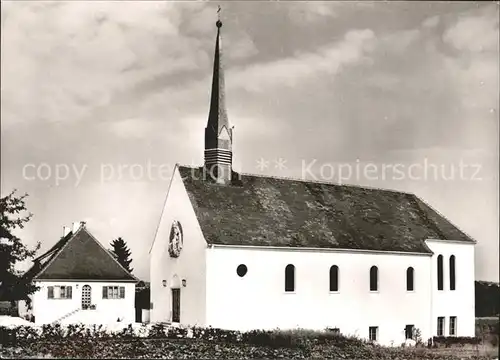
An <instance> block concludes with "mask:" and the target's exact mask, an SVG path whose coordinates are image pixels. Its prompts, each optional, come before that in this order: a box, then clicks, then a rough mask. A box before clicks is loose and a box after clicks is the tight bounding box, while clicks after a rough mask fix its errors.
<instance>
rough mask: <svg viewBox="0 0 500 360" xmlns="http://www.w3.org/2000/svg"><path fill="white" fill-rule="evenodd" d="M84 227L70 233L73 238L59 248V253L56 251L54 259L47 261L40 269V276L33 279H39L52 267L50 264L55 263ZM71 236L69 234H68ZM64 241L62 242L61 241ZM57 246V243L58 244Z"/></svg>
mask: <svg viewBox="0 0 500 360" xmlns="http://www.w3.org/2000/svg"><path fill="white" fill-rule="evenodd" d="M83 228H84V227H83V226H81V227H80V228H78V230H77V231H75V232H73V231H72V232H70V234H71V236H70V238H69V239H68V240H67V241H66V242H65V243H64V245H63V246H61V247H60V248H59V250H58V251H55V252H54V253H53V254H52V257H51V258H50V259H49V261H47V263H46V264H45V265H43V267H42V268H41V269H40V271H39V272H38V274H36V275H34V276H33V279H35V278H37V277H38V276H40V275H41V274H42V273H43V272H44V271H45V270H47V268H48V267H49V266H50V264H52V263H53V262H54V260H55V259H57V257H58V256H59V255H60V254H61V252H62V250H63V249H64V248H65V247H66V246H68V244H69V243H70V242H71V240H73V239H74V238H75V236H76V235H77V234H78V233H79V232H80V231H81V230H82V229H83ZM68 236H69V234H68ZM60 241H62V240H60ZM56 245H57V243H56Z"/></svg>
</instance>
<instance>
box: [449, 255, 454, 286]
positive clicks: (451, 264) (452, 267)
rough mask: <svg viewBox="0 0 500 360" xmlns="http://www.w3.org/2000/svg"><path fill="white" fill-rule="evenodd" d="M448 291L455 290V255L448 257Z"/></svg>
mask: <svg viewBox="0 0 500 360" xmlns="http://www.w3.org/2000/svg"><path fill="white" fill-rule="evenodd" d="M450 290H455V255H451V256H450Z"/></svg>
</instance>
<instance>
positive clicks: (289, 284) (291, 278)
mask: <svg viewBox="0 0 500 360" xmlns="http://www.w3.org/2000/svg"><path fill="white" fill-rule="evenodd" d="M285 291H286V292H293V291H295V266H293V265H292V264H288V265H287V266H286V268H285Z"/></svg>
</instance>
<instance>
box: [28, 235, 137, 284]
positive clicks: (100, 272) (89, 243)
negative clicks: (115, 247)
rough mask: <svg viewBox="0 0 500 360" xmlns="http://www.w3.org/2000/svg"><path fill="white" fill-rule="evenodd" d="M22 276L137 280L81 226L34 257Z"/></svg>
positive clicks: (57, 278)
mask: <svg viewBox="0 0 500 360" xmlns="http://www.w3.org/2000/svg"><path fill="white" fill-rule="evenodd" d="M34 262H35V264H34V265H33V267H32V268H31V269H30V270H28V272H27V273H26V274H25V276H29V277H32V278H35V279H37V280H51V279H52V280H110V281H112V280H116V281H132V282H137V281H138V280H137V279H136V278H135V277H134V276H133V275H132V274H130V273H129V272H127V271H126V270H125V269H124V268H123V267H122V266H121V265H120V264H119V263H118V262H117V261H116V260H115V259H114V258H113V256H112V255H111V254H110V253H109V252H108V251H107V250H106V249H105V248H104V247H102V245H101V244H99V242H98V241H97V240H96V239H95V238H94V237H93V236H92V234H90V232H89V231H88V230H87V229H86V228H85V227H83V228H80V229H79V230H78V231H76V233H75V234H73V233H69V234H68V235H67V236H65V237H63V238H61V239H60V240H59V241H58V242H57V243H56V244H55V245H54V246H53V247H52V248H51V249H50V250H49V251H47V252H46V253H45V254H43V255H42V256H39V257H38V258H37V259H35V260H34Z"/></svg>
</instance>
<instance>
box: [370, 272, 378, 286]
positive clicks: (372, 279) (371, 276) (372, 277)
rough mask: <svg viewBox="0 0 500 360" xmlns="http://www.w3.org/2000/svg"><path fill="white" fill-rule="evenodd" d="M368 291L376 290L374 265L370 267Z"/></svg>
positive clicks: (376, 274)
mask: <svg viewBox="0 0 500 360" xmlns="http://www.w3.org/2000/svg"><path fill="white" fill-rule="evenodd" d="M370 291H378V268H377V267H376V266H372V267H371V268H370Z"/></svg>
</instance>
